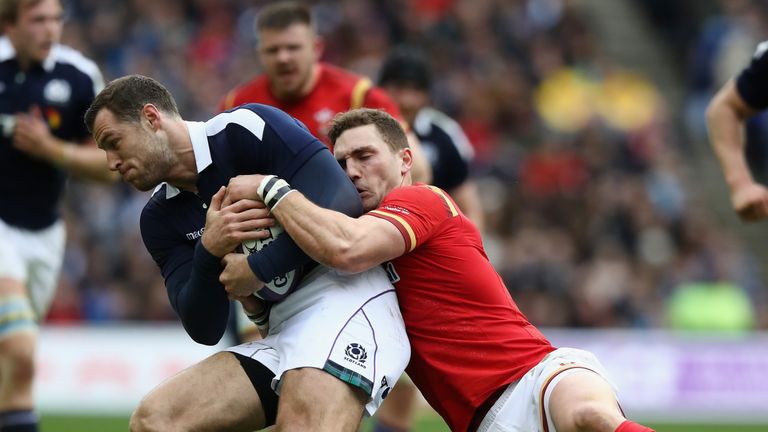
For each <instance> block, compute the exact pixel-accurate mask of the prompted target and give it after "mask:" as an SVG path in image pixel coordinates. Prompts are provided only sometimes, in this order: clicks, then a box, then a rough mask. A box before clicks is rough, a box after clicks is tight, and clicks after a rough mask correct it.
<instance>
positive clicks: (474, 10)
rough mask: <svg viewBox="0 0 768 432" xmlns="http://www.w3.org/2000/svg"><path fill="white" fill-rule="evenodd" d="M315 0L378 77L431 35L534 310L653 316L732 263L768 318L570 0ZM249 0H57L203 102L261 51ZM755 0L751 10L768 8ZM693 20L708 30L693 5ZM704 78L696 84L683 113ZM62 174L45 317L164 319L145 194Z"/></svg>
mask: <svg viewBox="0 0 768 432" xmlns="http://www.w3.org/2000/svg"><path fill="white" fill-rule="evenodd" d="M311 3H312V4H313V5H314V9H315V12H316V13H317V16H318V17H319V22H320V31H321V33H322V34H323V35H324V36H325V38H326V40H327V51H326V54H325V58H326V60H328V61H330V62H333V63H337V64H340V65H342V66H345V67H348V68H351V69H354V70H357V71H359V72H361V73H364V74H367V75H369V76H371V77H374V78H375V76H376V74H377V70H378V67H379V65H380V63H381V61H382V59H383V57H384V56H385V55H386V53H387V50H388V49H389V47H391V46H393V45H395V44H398V43H402V42H408V43H411V44H415V45H418V46H420V47H422V48H424V51H425V52H427V53H429V56H430V58H429V60H430V63H431V66H432V68H433V70H434V72H435V73H434V76H435V78H436V79H435V83H434V102H435V104H436V105H437V106H438V107H439V108H440V109H441V110H444V111H446V112H447V113H449V114H451V115H452V116H454V117H455V118H456V119H458V120H459V121H460V123H461V124H462V126H463V127H464V128H465V130H466V132H467V134H468V136H469V137H470V139H471V140H472V142H473V144H474V146H475V149H476V156H477V157H476V160H475V162H474V166H473V171H474V176H475V177H476V179H477V181H478V183H479V185H480V191H481V195H482V196H481V198H482V202H483V206H484V209H485V211H486V214H487V219H488V223H487V230H486V232H485V233H484V239H485V243H486V247H487V249H488V251H489V255H490V257H491V259H492V261H493V262H494V264H495V265H496V267H497V269H498V271H499V272H500V273H501V275H502V276H503V278H504V280H505V281H506V283H507V285H508V287H509V289H510V291H511V292H512V294H513V296H514V298H515V299H516V300H517V302H518V303H519V305H520V307H521V308H522V310H523V311H524V312H525V313H526V314H527V315H528V317H529V318H530V319H531V321H533V322H534V323H535V324H538V325H542V326H557V327H665V326H668V320H667V319H666V317H667V315H668V313H667V312H668V311H667V305H668V303H669V302H668V300H669V299H670V298H671V297H672V296H673V295H674V293H675V292H676V290H678V289H679V287H684V286H688V285H690V284H693V283H707V282H716V281H727V282H728V284H727V286H729V287H731V288H730V289H733V290H736V291H737V292H738V295H742V296H745V297H746V298H748V299H749V301H750V303H751V304H752V305H753V307H754V314H753V315H752V316H751V317H750V319H749V321H748V322H747V323H746V324H745V325H744V326H743V327H744V328H762V329H765V328H768V308H767V307H766V303H767V302H768V301H767V300H766V297H767V296H766V287H765V283H764V280H763V279H762V277H761V274H760V271H759V264H758V262H757V260H756V258H755V257H754V256H753V255H752V254H751V253H750V251H749V249H748V248H746V247H745V245H744V242H743V239H742V237H740V236H739V235H737V234H735V233H734V232H732V231H730V230H728V229H724V228H722V227H721V226H720V224H719V223H718V222H717V219H716V218H715V216H714V213H713V211H711V210H710V208H709V206H708V204H707V200H705V199H703V198H702V196H703V195H705V194H706V193H707V190H703V189H702V188H701V187H700V186H701V185H699V184H697V183H696V182H692V181H691V175H690V174H691V173H690V170H691V167H692V165H691V164H690V158H691V157H692V156H691V152H692V150H691V149H692V147H691V143H690V142H687V141H686V137H687V136H689V135H688V134H681V133H679V132H680V129H681V128H682V127H683V125H678V124H674V123H673V122H672V121H671V119H672V118H674V116H670V112H669V111H670V109H671V107H670V106H669V104H668V101H667V100H666V99H665V93H664V89H661V88H658V87H657V85H656V84H654V81H653V80H652V79H651V78H650V77H651V76H652V74H650V73H649V70H650V69H651V68H652V67H653V65H648V67H649V70H628V69H627V68H625V67H623V66H622V65H621V64H618V63H617V62H616V61H615V60H613V59H612V58H610V57H609V56H607V55H606V53H605V52H604V51H603V50H602V49H601V44H600V37H601V35H597V34H595V33H594V31H593V30H592V27H591V25H590V22H589V20H588V19H587V18H586V15H585V14H584V11H583V10H582V9H581V7H580V6H579V5H580V2H574V1H566V0H550V1H540V0H538V1H537V0H433V1H420V0H397V1H386V2H379V1H374V0H356V1H314V2H311ZM651 3H653V6H655V7H663V5H662V4H661V3H660V2H651ZM262 4H264V2H254V1H245V0H229V1H217V0H197V1H191V0H190V1H174V0H132V1H117V0H98V1H97V0H76V1H70V2H68V19H67V23H66V28H65V43H67V44H70V45H73V46H75V47H76V48H78V49H80V50H82V51H83V52H85V53H86V54H87V55H89V56H91V57H93V58H95V59H96V60H97V61H98V62H99V64H100V65H101V67H102V70H103V71H104V73H105V75H106V76H107V78H115V77H118V76H121V75H124V74H129V73H141V74H146V75H150V76H153V77H155V78H157V79H158V80H160V81H161V82H163V83H164V84H166V85H167V86H168V87H169V88H170V89H171V91H172V92H173V93H174V95H175V96H176V97H177V99H178V102H179V104H180V109H181V112H182V114H183V115H184V116H185V118H189V119H194V120H204V119H206V118H208V117H209V116H211V115H212V114H213V113H214V110H215V109H216V106H217V102H218V100H219V98H220V97H221V96H222V95H223V94H224V93H225V92H226V91H227V90H228V89H229V88H231V87H232V86H234V85H236V84H238V83H241V82H243V81H245V80H246V79H248V78H249V77H250V76H252V75H253V74H255V73H256V72H257V71H258V67H259V66H258V63H257V61H256V59H255V55H254V33H253V19H254V17H255V16H256V14H257V13H258V9H259V7H260V6H261V5H262ZM710 4H712V5H714V6H713V8H712V10H713V12H715V13H721V12H720V11H721V9H719V8H718V7H716V6H717V5H716V4H714V3H712V2H710ZM699 10H700V9H699ZM726 12H729V11H726ZM726 12H722V13H726ZM651 16H652V15H651ZM701 18H702V20H703V19H705V18H709V19H712V18H711V17H706V16H703V17H701ZM764 18H765V17H764V15H760V16H758V17H757V18H755V19H757V20H758V24H761V25H763V26H765V23H766V20H765V19H764ZM693 27H695V28H701V29H702V36H701V38H699V39H698V41H699V43H704V42H705V39H706V32H705V29H707V28H708V27H707V26H705V25H704V21H701V22H697V23H696V25H695V26H693ZM662 28H663V27H662ZM659 32H660V34H663V32H662V31H661V30H659ZM763 37H764V35H763ZM689 42H690V43H689V44H685V45H682V46H677V45H681V44H676V46H672V47H666V49H667V50H668V52H671V53H677V54H678V55H680V56H683V57H686V56H687V57H686V58H693V57H692V56H691V53H693V52H694V46H695V45H693V44H695V43H696V42H697V38H690V41H689ZM679 51H685V52H679ZM673 55H674V54H673ZM723 61H725V60H723ZM706 66H707V67H710V68H712V70H710V71H709V73H714V72H715V69H717V68H716V66H714V65H712V64H708V65H706ZM731 66H733V64H731ZM701 67H704V66H701ZM735 69H737V68H735V67H734V68H732V70H735ZM677 70H678V71H679V73H680V74H681V75H682V74H684V73H685V70H686V69H685V67H682V66H681V67H679V68H678V69H677ZM718 70H719V69H718ZM700 72H701V73H702V74H703V73H704V71H700ZM686 79H688V78H687V77H685V76H681V80H686ZM715 88H716V85H715V83H714V82H711V83H709V86H708V87H707V88H706V89H702V88H700V87H695V88H691V89H690V98H691V99H690V101H691V108H690V109H691V112H692V113H695V109H696V107H695V106H694V104H695V103H696V101H697V100H698V102H699V103H700V102H701V100H704V99H706V96H707V95H708V94H711V92H712V91H714V89H715ZM702 92H703V93H702ZM708 92H709V93H708ZM699 110H700V107H699ZM695 115H701V116H703V112H701V113H698V114H691V117H690V118H694V119H695V118H696V117H695ZM702 119H703V117H702V118H699V119H698V120H699V121H702ZM694 123H695V122H694ZM699 126H700V125H699ZM689 127H693V126H691V125H689ZM699 138H701V135H700V136H699ZM711 175H712V176H719V175H720V174H719V173H718V172H712V173H711ZM69 192H70V193H69V195H68V199H67V203H66V213H67V216H68V218H67V220H68V227H69V244H68V248H67V254H66V261H65V265H64V274H63V275H62V280H61V285H60V288H59V292H58V295H57V297H56V300H55V303H54V305H53V308H52V310H51V312H50V315H49V317H48V320H49V322H84V321H85V322H100V321H112V320H173V319H175V317H174V314H173V312H172V311H171V310H170V307H169V306H168V301H167V299H166V295H165V289H164V287H163V282H162V280H161V278H160V275H159V272H158V271H157V269H156V267H155V265H154V263H153V262H152V260H151V258H150V257H149V256H148V254H147V253H146V252H145V250H144V248H143V245H142V243H141V239H140V235H139V233H138V218H139V213H140V211H141V208H142V206H143V204H144V202H145V201H146V200H147V198H148V196H147V195H146V194H140V193H136V192H134V191H133V190H131V189H130V188H129V187H127V186H125V185H122V184H119V185H115V186H113V187H110V188H104V187H101V186H94V185H90V184H83V183H79V182H72V183H71V185H70V191H69Z"/></svg>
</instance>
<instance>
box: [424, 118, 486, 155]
mask: <svg viewBox="0 0 768 432" xmlns="http://www.w3.org/2000/svg"><path fill="white" fill-rule="evenodd" d="M413 131H414V132H415V133H416V136H418V137H419V139H422V140H427V141H432V142H435V143H436V144H441V145H446V146H452V147H455V148H456V150H457V151H458V152H459V154H460V155H461V156H462V157H463V158H464V159H471V158H472V157H473V156H474V149H473V148H472V144H471V143H470V142H469V138H467V135H466V134H465V133H464V130H463V129H462V128H461V125H460V124H459V123H458V122H457V121H456V120H454V119H452V118H451V117H449V116H448V115H447V114H445V113H443V112H441V111H438V110H436V109H434V108H432V107H426V108H422V109H421V110H419V112H418V113H417V114H416V118H415V119H414V122H413Z"/></svg>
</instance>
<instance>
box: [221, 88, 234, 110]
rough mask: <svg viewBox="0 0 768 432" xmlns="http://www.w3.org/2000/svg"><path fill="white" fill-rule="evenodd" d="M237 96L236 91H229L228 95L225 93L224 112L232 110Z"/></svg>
mask: <svg viewBox="0 0 768 432" xmlns="http://www.w3.org/2000/svg"><path fill="white" fill-rule="evenodd" d="M236 95H237V91H235V90H230V92H229V93H227V98H226V99H224V107H223V108H224V111H226V110H228V109H230V108H233V106H232V105H234V103H235V96H236Z"/></svg>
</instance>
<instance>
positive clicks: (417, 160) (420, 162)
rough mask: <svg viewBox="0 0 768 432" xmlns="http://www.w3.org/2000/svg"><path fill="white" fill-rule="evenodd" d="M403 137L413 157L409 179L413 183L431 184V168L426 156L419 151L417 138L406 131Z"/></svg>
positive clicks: (419, 145) (419, 146) (419, 143)
mask: <svg viewBox="0 0 768 432" xmlns="http://www.w3.org/2000/svg"><path fill="white" fill-rule="evenodd" d="M405 136H406V137H407V138H408V146H409V147H410V148H411V154H412V155H413V165H412V166H411V178H412V179H413V181H414V182H415V183H426V184H430V183H432V167H431V166H430V165H429V161H427V156H426V155H425V154H424V151H423V150H422V149H421V142H420V141H419V138H418V137H417V136H416V134H415V133H413V131H412V130H408V131H407V132H406V133H405Z"/></svg>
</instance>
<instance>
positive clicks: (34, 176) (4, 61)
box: [0, 37, 104, 230]
mask: <svg viewBox="0 0 768 432" xmlns="http://www.w3.org/2000/svg"><path fill="white" fill-rule="evenodd" d="M103 86H104V82H103V78H102V76H101V73H100V72H99V69H98V67H97V66H96V64H95V63H93V62H92V61H90V60H88V59H87V58H85V57H84V56H83V55H82V54H80V53H79V52H77V51H75V50H74V49H72V48H69V47H66V46H63V45H57V46H54V47H53V49H52V50H51V54H50V55H49V56H48V58H47V59H46V60H45V61H44V62H43V63H42V64H39V65H34V66H32V67H31V68H30V69H29V70H26V71H22V70H21V69H20V67H19V63H18V61H17V60H16V53H15V51H14V49H13V45H11V43H10V41H9V40H8V38H7V37H0V177H1V178H2V181H0V200H2V201H0V219H2V220H3V221H4V222H6V223H7V224H9V225H13V226H16V227H20V228H25V229H31V230H37V229H42V228H45V227H47V226H50V225H51V224H52V223H54V222H55V221H56V220H57V219H58V218H59V202H60V200H61V195H62V193H63V191H64V186H65V180H66V175H65V172H64V171H63V170H62V169H60V168H58V167H55V166H53V165H51V164H49V163H47V162H44V161H42V160H39V159H35V158H33V157H31V156H28V155H27V154H26V153H23V152H21V151H19V150H17V149H15V148H14V147H13V145H12V142H11V140H12V127H13V125H12V117H11V116H12V115H14V114H16V113H21V112H29V111H30V108H31V107H32V106H37V107H39V108H40V111H41V113H42V115H43V117H44V118H45V120H46V121H47V123H48V126H49V128H50V129H51V132H52V133H53V135H55V136H57V137H59V138H61V139H63V140H66V141H73V142H84V141H85V140H86V139H87V138H88V137H89V134H88V130H87V129H86V127H85V124H84V123H83V116H84V114H85V111H86V110H87V109H88V106H89V105H90V104H91V101H92V100H93V98H94V97H95V95H96V94H97V93H98V92H99V91H101V89H102V87H103Z"/></svg>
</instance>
